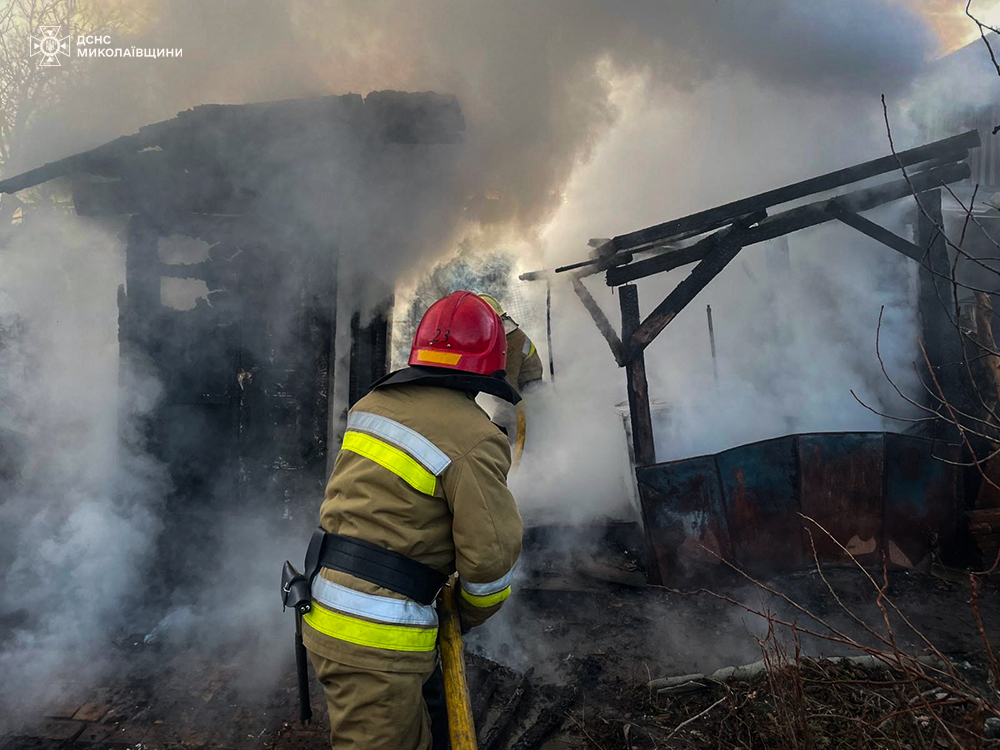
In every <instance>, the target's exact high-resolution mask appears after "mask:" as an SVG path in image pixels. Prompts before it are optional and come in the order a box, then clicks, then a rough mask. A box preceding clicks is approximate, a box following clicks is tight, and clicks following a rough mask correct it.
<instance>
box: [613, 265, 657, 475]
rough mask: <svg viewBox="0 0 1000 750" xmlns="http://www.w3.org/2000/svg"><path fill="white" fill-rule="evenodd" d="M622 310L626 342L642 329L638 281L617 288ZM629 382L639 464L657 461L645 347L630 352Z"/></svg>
mask: <svg viewBox="0 0 1000 750" xmlns="http://www.w3.org/2000/svg"><path fill="white" fill-rule="evenodd" d="M618 295H619V302H620V304H621V309H622V338H623V339H624V340H626V341H628V339H629V338H630V337H631V336H632V334H633V333H634V332H635V331H636V330H637V329H638V328H639V324H640V318H639V291H638V289H637V288H636V286H635V284H627V285H625V286H623V287H620V288H619V289H618ZM625 377H626V382H627V385H628V411H629V417H630V419H631V420H632V446H633V450H634V453H635V463H636V465H637V466H643V465H645V464H652V463H656V444H655V442H654V440H653V417H652V414H651V413H650V410H649V384H648V383H647V381H646V358H645V356H644V355H643V353H642V350H641V349H639V350H635V351H633V352H632V353H631V357H630V359H628V360H627V361H626V363H625Z"/></svg>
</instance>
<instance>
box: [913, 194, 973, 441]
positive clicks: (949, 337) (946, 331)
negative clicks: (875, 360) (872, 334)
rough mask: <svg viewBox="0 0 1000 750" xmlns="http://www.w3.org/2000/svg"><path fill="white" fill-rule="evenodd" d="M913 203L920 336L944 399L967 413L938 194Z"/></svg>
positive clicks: (922, 197) (949, 432)
mask: <svg viewBox="0 0 1000 750" xmlns="http://www.w3.org/2000/svg"><path fill="white" fill-rule="evenodd" d="M916 199H917V200H918V201H919V202H920V207H919V208H918V209H917V237H916V240H917V241H916V243H915V244H916V245H917V246H918V247H919V248H920V252H921V254H922V265H921V268H920V295H919V301H918V308H919V312H920V336H921V338H922V339H923V341H924V346H925V347H926V349H927V356H928V358H929V359H930V361H931V365H932V366H933V367H934V371H935V375H936V376H937V379H938V382H939V383H940V384H941V388H942V390H943V391H944V395H945V398H947V399H948V401H950V402H951V404H952V406H954V407H955V408H956V409H959V410H962V411H965V412H967V413H968V408H969V404H967V403H966V402H965V401H966V399H965V398H964V397H963V394H962V388H961V383H962V381H963V380H964V374H965V372H964V368H963V367H962V365H961V361H962V348H961V343H960V341H959V337H958V331H957V330H955V326H956V325H958V321H955V322H954V323H953V322H952V318H953V317H954V315H955V296H954V294H953V292H952V285H951V263H950V261H949V257H948V246H947V245H946V244H945V238H944V235H943V234H941V232H940V231H938V229H937V226H941V227H943V226H944V225H943V223H942V216H941V190H940V189H938V190H930V191H928V192H925V193H921V194H920V195H918V196H916ZM921 209H922V210H921ZM935 225H937V226H935ZM935 403H936V402H935ZM947 434H951V435H952V436H953V437H954V436H955V435H956V434H957V433H955V431H954V430H948V431H947Z"/></svg>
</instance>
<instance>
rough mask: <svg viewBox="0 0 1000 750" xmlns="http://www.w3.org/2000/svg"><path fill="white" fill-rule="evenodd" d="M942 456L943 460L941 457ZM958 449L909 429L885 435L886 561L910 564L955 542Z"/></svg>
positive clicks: (884, 540) (912, 564) (958, 505)
mask: <svg viewBox="0 0 1000 750" xmlns="http://www.w3.org/2000/svg"><path fill="white" fill-rule="evenodd" d="M941 459H944V460H941ZM960 460H961V449H960V447H959V446H957V445H950V444H947V443H942V442H940V441H931V440H927V439H925V438H919V437H912V436H910V435H896V434H891V433H887V434H886V436H885V463H886V483H885V515H884V521H883V533H882V538H883V546H884V548H885V551H886V555H887V556H888V558H889V561H890V562H891V563H892V564H894V565H897V566H901V567H907V568H909V567H913V566H914V565H917V564H918V563H920V562H921V561H922V560H923V559H924V558H925V557H926V556H927V555H928V553H929V552H931V551H932V550H933V549H938V548H946V547H948V546H949V545H951V544H953V543H954V539H955V536H956V533H957V526H958V520H959V515H960V511H961V507H960V505H961V502H960V498H961V494H960V491H961V482H960V476H959V467H957V466H954V465H952V464H949V463H946V462H947V461H960Z"/></svg>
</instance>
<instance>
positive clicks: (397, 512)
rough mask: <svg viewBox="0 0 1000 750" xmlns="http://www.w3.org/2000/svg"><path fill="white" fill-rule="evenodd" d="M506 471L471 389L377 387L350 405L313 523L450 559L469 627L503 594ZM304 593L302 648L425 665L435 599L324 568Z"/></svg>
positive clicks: (496, 436)
mask: <svg viewBox="0 0 1000 750" xmlns="http://www.w3.org/2000/svg"><path fill="white" fill-rule="evenodd" d="M509 470H510V448H509V446H508V443H507V439H506V437H504V435H503V433H502V432H501V431H500V430H499V429H498V428H497V427H496V425H494V424H493V423H492V422H490V420H489V417H488V416H487V415H486V413H485V412H484V411H483V410H482V409H480V408H479V406H477V405H476V402H475V400H474V397H473V395H472V394H468V393H466V392H464V391H459V390H454V389H451V388H442V387H436V386H428V385H418V384H401V385H387V386H381V387H379V388H377V389H375V390H374V391H372V392H371V393H369V394H368V395H367V396H365V397H364V398H362V399H361V400H360V401H358V403H357V404H355V406H354V408H353V409H351V411H350V414H349V417H348V425H347V432H346V433H345V435H344V442H343V446H342V448H341V451H340V453H339V455H338V456H337V461H336V464H335V466H334V470H333V475H332V476H331V477H330V482H329V484H328V485H327V488H326V499H325V501H324V502H323V506H322V508H321V510H320V525H321V526H322V527H323V528H324V529H325V530H327V531H331V532H336V533H338V534H344V535H346V536H350V537H355V538H357V539H363V540H366V541H368V542H372V543H374V544H378V545H380V546H382V547H384V548H385V549H388V550H392V551H394V552H399V553H401V554H404V555H407V556H408V557H411V558H413V559H414V560H417V561H418V562H422V563H424V564H425V565H429V566H431V567H432V568H435V569H437V570H439V571H440V572H442V573H445V574H451V573H453V572H454V571H456V570H457V571H458V574H459V577H460V580H461V590H460V594H461V595H460V597H459V606H460V614H461V616H462V620H463V622H464V623H465V624H466V625H469V626H475V625H478V624H481V623H482V622H484V621H485V620H486V619H487V618H488V617H490V616H491V615H492V614H493V613H494V612H496V611H497V610H498V609H499V608H500V606H501V605H502V603H503V601H504V599H506V598H507V596H509V594H510V583H511V579H512V577H513V568H514V563H515V562H516V561H517V558H518V556H519V555H520V552H521V533H522V531H523V526H522V522H521V516H520V515H519V513H518V511H517V505H516V503H515V502H514V498H513V496H512V495H511V493H510V491H509V490H508V489H507V472H508V471H509ZM312 596H313V610H312V612H310V613H308V614H307V615H306V616H305V617H304V618H303V639H304V641H305V644H306V647H307V648H309V649H310V650H311V651H313V652H315V653H317V654H319V655H320V656H323V657H325V658H327V659H332V660H334V661H338V662H340V663H343V664H347V665H349V666H354V667H358V668H362V669H376V670H381V671H396V672H427V671H429V670H430V669H433V666H434V663H435V660H436V658H437V657H436V651H435V646H436V641H437V613H436V612H435V610H434V607H433V606H423V605H420V604H418V603H417V602H414V601H411V600H408V599H406V598H405V597H403V596H402V595H400V594H397V593H394V592H392V591H389V590H387V589H384V588H381V587H379V586H376V585H374V584H371V583H369V582H367V581H363V580H361V579H358V578H355V577H354V576H350V575H347V574H344V573H340V572H337V571H332V570H328V569H323V570H321V571H320V574H319V575H318V576H317V577H316V578H315V579H314V581H313V587H312Z"/></svg>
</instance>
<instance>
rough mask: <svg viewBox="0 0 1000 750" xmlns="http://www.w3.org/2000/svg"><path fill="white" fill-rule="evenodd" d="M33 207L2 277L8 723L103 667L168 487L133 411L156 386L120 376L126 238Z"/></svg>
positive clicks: (0, 413)
mask: <svg viewBox="0 0 1000 750" xmlns="http://www.w3.org/2000/svg"><path fill="white" fill-rule="evenodd" d="M36 217H37V218H38V219H39V221H37V222H32V223H31V224H30V225H26V226H24V227H21V228H20V229H19V231H18V232H17V233H16V234H15V235H14V238H13V240H12V241H8V242H6V243H5V245H4V247H3V266H2V267H3V274H2V277H0V321H2V322H3V323H2V324H3V327H4V332H5V335H4V338H3V341H2V343H0V372H2V373H3V374H4V379H3V384H2V389H0V427H2V428H3V430H4V441H3V444H2V449H3V451H4V453H5V454H6V455H5V458H9V456H10V453H11V452H13V453H14V454H15V455H16V456H18V460H19V463H21V464H22V465H21V469H20V472H19V476H18V477H17V479H16V480H14V481H13V482H5V483H0V487H2V490H3V495H2V497H0V540H2V542H0V566H2V568H3V585H2V586H0V672H2V673H3V675H4V679H3V686H4V687H3V689H0V705H2V706H3V710H2V711H0V730H3V729H6V728H9V722H16V721H18V720H19V719H18V717H19V716H22V718H23V714H20V710H21V709H24V708H26V707H28V706H30V705H34V704H37V703H38V702H39V701H40V700H45V701H48V700H55V699H58V698H59V697H60V695H61V694H62V691H63V690H64V687H65V686H64V681H65V680H67V679H71V680H73V681H77V682H86V681H89V680H92V679H95V678H97V677H98V676H99V675H100V673H101V671H102V669H103V668H104V667H105V666H106V664H107V662H108V661H109V657H110V656H111V654H110V652H109V648H108V643H109V641H110V638H109V634H111V633H115V632H117V631H118V630H119V629H121V628H123V627H125V625H126V623H127V621H128V619H129V617H130V613H129V612H128V611H126V609H125V608H124V607H123V604H125V602H126V601H129V599H130V598H131V597H133V596H138V597H141V595H142V593H143V590H144V588H145V587H147V586H148V585H150V584H152V580H151V579H150V577H149V573H150V571H149V570H148V569H147V566H146V561H147V557H146V555H147V551H148V549H149V543H150V541H151V540H152V539H154V538H155V535H156V533H157V532H158V531H159V528H160V522H159V519H158V512H159V508H160V501H161V499H162V497H163V494H164V492H165V489H166V481H165V478H164V476H163V474H162V472H161V470H160V468H159V466H158V465H157V464H156V462H153V461H151V460H150V459H149V458H147V457H145V456H144V455H143V454H142V453H141V452H138V451H137V446H138V445H141V444H140V443H138V441H136V440H135V434H134V423H133V422H132V419H134V418H137V417H140V416H141V415H142V414H143V413H145V412H146V411H148V410H149V409H150V408H151V407H152V405H153V404H154V403H155V401H156V399H157V397H158V391H159V388H158V385H157V384H156V383H155V382H153V381H150V380H148V379H145V378H143V377H142V375H141V373H123V386H124V387H123V388H122V389H119V387H118V379H119V369H118V342H117V333H116V319H117V310H116V307H115V289H116V287H117V285H118V283H119V279H120V277H121V275H122V273H123V267H122V266H123V264H122V255H121V247H120V243H119V241H118V240H117V238H116V237H115V236H114V234H111V233H108V232H106V231H103V230H102V229H101V228H100V227H97V226H95V225H93V224H92V223H90V222H84V221H82V220H80V219H77V218H75V217H73V216H70V215H65V214H61V215H59V216H48V215H41V216H38V215H36ZM122 400H126V401H127V404H125V406H127V409H125V410H124V411H125V412H126V413H128V414H129V415H130V416H129V418H127V419H126V420H125V421H124V422H123V423H122V424H118V416H119V413H120V412H119V408H118V407H119V404H120V403H121V401H122Z"/></svg>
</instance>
